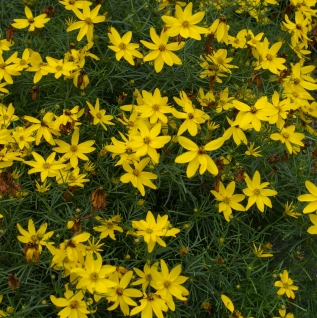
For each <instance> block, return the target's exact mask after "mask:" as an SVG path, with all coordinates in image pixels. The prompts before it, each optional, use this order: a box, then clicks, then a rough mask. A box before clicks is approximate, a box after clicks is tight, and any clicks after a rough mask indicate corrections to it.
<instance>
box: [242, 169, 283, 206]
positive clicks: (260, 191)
mask: <svg viewBox="0 0 317 318" xmlns="http://www.w3.org/2000/svg"><path fill="white" fill-rule="evenodd" d="M244 180H245V182H246V184H247V186H248V187H247V188H245V189H243V193H244V194H245V195H246V196H248V197H249V198H248V204H247V206H246V208H245V210H246V211H247V210H249V208H250V207H251V206H252V205H253V204H254V203H256V205H257V207H258V209H259V210H260V211H261V212H264V206H265V205H266V206H268V207H269V208H272V202H271V200H270V199H269V198H268V197H270V196H275V195H277V191H275V190H271V189H265V187H267V186H268V185H269V184H270V183H269V182H263V183H261V175H260V173H259V171H255V173H254V175H253V178H252V180H251V179H250V178H249V176H248V175H247V176H246V177H245V179H244Z"/></svg>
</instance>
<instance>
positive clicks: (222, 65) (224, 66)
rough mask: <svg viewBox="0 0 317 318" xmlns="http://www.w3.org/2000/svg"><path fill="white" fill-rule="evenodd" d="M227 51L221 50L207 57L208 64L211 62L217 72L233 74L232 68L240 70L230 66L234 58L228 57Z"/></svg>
mask: <svg viewBox="0 0 317 318" xmlns="http://www.w3.org/2000/svg"><path fill="white" fill-rule="evenodd" d="M227 53H228V52H227V50H226V49H219V50H218V51H214V52H213V53H212V54H208V55H207V57H206V60H207V62H211V63H212V64H213V66H214V69H215V70H216V71H217V72H226V73H229V74H231V73H232V72H231V70H230V69H231V68H238V66H235V65H232V64H229V63H230V62H231V61H232V60H233V58H232V57H227Z"/></svg>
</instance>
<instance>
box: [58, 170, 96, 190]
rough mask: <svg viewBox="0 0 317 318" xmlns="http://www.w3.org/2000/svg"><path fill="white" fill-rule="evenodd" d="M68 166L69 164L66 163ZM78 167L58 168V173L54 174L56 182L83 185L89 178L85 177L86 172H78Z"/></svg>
mask: <svg viewBox="0 0 317 318" xmlns="http://www.w3.org/2000/svg"><path fill="white" fill-rule="evenodd" d="M68 166H70V165H68ZM79 172H80V171H79V167H75V168H74V169H73V170H69V167H65V168H64V169H61V170H59V174H58V175H57V176H56V182H57V183H58V184H67V185H68V186H69V187H80V188H83V187H84V184H83V183H84V182H89V181H90V180H89V179H85V177H86V175H87V174H85V173H84V174H80V173H79Z"/></svg>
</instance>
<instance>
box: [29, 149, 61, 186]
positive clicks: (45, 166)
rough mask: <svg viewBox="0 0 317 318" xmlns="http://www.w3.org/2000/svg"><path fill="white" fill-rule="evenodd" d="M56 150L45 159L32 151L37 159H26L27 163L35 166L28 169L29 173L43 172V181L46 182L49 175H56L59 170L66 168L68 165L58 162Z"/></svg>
mask: <svg viewBox="0 0 317 318" xmlns="http://www.w3.org/2000/svg"><path fill="white" fill-rule="evenodd" d="M55 155H56V152H52V153H51V154H50V155H49V156H48V157H47V159H46V160H45V159H44V158H43V157H42V156H41V155H39V154H38V153H36V152H35V151H33V152H32V156H33V157H34V159H35V161H24V163H26V164H27V165H29V166H31V167H33V168H32V169H30V170H29V171H28V174H32V173H37V172H40V173H41V181H42V182H44V181H45V180H46V178H47V177H51V176H56V175H57V174H58V170H60V169H62V168H64V167H65V166H66V165H65V164H62V163H58V162H56V161H55V160H54V159H55Z"/></svg>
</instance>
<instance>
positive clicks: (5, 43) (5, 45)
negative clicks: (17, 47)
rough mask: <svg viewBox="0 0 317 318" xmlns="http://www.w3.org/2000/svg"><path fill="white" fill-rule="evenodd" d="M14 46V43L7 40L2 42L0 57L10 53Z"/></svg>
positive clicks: (0, 44) (0, 42) (0, 43)
mask: <svg viewBox="0 0 317 318" xmlns="http://www.w3.org/2000/svg"><path fill="white" fill-rule="evenodd" d="M13 44H14V42H13V41H8V40H7V39H2V40H0V55H2V54H3V51H10V47H11V46H12V45H13Z"/></svg>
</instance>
